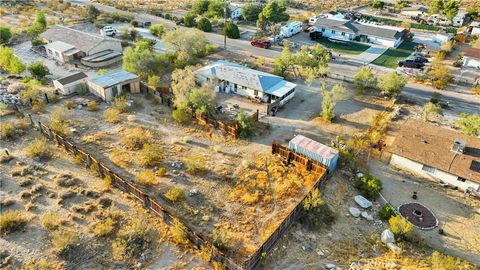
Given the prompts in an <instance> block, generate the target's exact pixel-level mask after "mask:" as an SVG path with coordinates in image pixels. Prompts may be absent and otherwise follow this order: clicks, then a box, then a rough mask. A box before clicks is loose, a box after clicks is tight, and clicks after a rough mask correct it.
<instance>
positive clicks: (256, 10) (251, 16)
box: [241, 2, 263, 22]
mask: <svg viewBox="0 0 480 270" xmlns="http://www.w3.org/2000/svg"><path fill="white" fill-rule="evenodd" d="M262 9H263V7H262V5H261V4H258V3H254V2H248V3H247V4H245V5H244V6H243V7H242V10H241V13H242V17H243V19H244V20H246V21H250V22H254V21H256V20H257V19H258V14H260V13H261V12H262Z"/></svg>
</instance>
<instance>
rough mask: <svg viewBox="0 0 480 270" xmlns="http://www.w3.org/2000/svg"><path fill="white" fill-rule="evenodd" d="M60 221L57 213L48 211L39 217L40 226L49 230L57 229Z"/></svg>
mask: <svg viewBox="0 0 480 270" xmlns="http://www.w3.org/2000/svg"><path fill="white" fill-rule="evenodd" d="M61 223H62V221H61V219H60V216H59V215H58V213H56V212H53V211H50V212H46V213H45V214H43V215H42V216H41V217H40V224H41V225H42V227H44V228H45V229H47V230H49V231H54V230H56V229H58V228H59V227H60V225H61Z"/></svg>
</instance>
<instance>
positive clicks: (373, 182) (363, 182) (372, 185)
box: [355, 174, 383, 200]
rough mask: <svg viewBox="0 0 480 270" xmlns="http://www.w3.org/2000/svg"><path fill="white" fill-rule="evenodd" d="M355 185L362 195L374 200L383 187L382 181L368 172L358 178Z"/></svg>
mask: <svg viewBox="0 0 480 270" xmlns="http://www.w3.org/2000/svg"><path fill="white" fill-rule="evenodd" d="M355 186H356V187H357V188H358V189H359V190H360V191H361V192H362V194H363V196H365V197H366V198H368V199H370V200H376V199H377V197H378V193H379V192H380V191H381V190H382V189H383V185H382V181H380V179H378V178H376V177H373V176H371V175H369V174H364V175H363V176H362V177H361V178H360V179H358V180H357V181H356V183H355Z"/></svg>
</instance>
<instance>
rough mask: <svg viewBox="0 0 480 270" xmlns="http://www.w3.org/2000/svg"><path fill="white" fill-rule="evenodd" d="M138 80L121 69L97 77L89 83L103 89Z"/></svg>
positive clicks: (135, 76)
mask: <svg viewBox="0 0 480 270" xmlns="http://www.w3.org/2000/svg"><path fill="white" fill-rule="evenodd" d="M136 78H138V76H137V75H135V74H133V73H130V72H127V71H125V70H123V69H120V70H114V71H111V72H107V73H105V74H103V75H100V76H97V77H95V78H92V79H91V80H90V82H91V83H93V84H96V85H98V86H100V87H103V88H108V87H110V86H113V85H116V84H119V83H121V82H124V81H128V80H132V79H136Z"/></svg>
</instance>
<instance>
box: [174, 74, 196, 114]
mask: <svg viewBox="0 0 480 270" xmlns="http://www.w3.org/2000/svg"><path fill="white" fill-rule="evenodd" d="M196 87H197V84H196V76H195V72H194V70H193V67H192V66H187V67H185V68H183V69H176V70H174V71H173V73H172V83H171V88H172V92H173V95H174V96H175V98H174V100H173V102H174V104H175V106H177V107H179V106H180V105H181V104H182V103H185V102H188V97H189V93H190V91H191V90H192V89H193V88H196Z"/></svg>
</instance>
